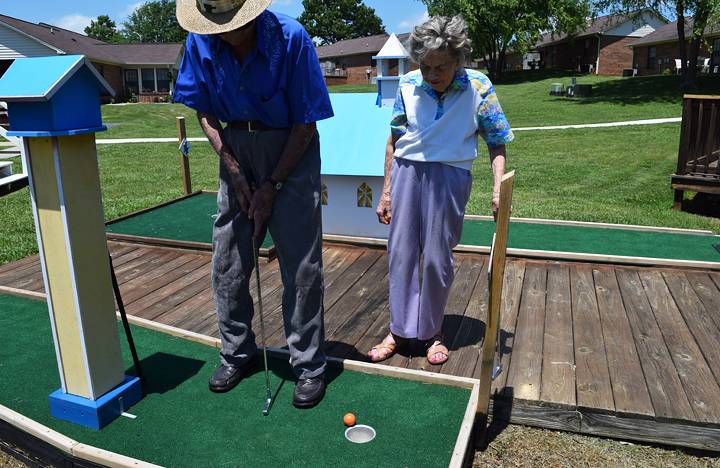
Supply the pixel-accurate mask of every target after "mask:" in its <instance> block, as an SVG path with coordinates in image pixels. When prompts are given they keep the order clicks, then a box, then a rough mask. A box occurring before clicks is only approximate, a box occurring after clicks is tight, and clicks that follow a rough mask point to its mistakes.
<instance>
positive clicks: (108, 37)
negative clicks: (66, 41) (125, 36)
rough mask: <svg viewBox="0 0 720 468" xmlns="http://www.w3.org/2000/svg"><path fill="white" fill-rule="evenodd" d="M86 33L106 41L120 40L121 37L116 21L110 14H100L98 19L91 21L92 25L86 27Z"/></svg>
mask: <svg viewBox="0 0 720 468" xmlns="http://www.w3.org/2000/svg"><path fill="white" fill-rule="evenodd" d="M85 34H87V35H88V36H89V37H92V38H94V39H99V40H101V41H104V42H118V41H119V39H120V34H119V33H118V30H117V26H116V25H115V21H113V20H111V19H110V17H109V16H108V15H100V16H98V17H97V19H95V20H92V21H90V26H87V27H86V28H85Z"/></svg>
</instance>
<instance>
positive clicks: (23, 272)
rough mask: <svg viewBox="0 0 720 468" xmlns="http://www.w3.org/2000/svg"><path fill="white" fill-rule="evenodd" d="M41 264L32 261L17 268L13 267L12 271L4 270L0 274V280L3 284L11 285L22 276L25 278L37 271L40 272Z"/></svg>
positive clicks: (20, 279)
mask: <svg viewBox="0 0 720 468" xmlns="http://www.w3.org/2000/svg"><path fill="white" fill-rule="evenodd" d="M40 271H42V270H41V266H40V262H39V261H38V262H33V263H29V264H26V265H23V266H21V267H19V268H17V269H14V270H12V271H8V272H6V273H5V274H4V275H2V276H0V282H1V283H2V284H5V285H8V286H10V285H13V284H16V283H17V282H19V281H22V280H23V279H24V278H27V277H28V276H32V275H34V274H37V272H40Z"/></svg>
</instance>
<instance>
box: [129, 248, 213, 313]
mask: <svg viewBox="0 0 720 468" xmlns="http://www.w3.org/2000/svg"><path fill="white" fill-rule="evenodd" d="M199 258H201V257H199V256H196V255H179V256H177V257H176V258H174V259H171V260H170V261H168V262H167V263H165V264H163V265H161V266H160V267H159V268H156V269H155V270H152V271H150V272H149V273H148V274H147V275H143V276H141V277H139V278H135V279H134V280H131V281H129V282H128V283H126V284H125V288H126V290H127V292H125V293H124V294H123V295H122V296H123V302H124V304H125V305H126V306H127V305H129V304H131V303H132V302H134V301H136V300H138V299H140V298H141V297H144V296H146V295H148V294H151V293H153V292H154V291H157V290H158V289H160V288H161V287H163V286H165V285H166V284H168V283H170V282H172V281H174V280H176V279H178V278H180V277H182V276H184V275H186V274H188V273H190V271H192V269H194V267H195V263H193V262H192V261H193V260H197V259H199Z"/></svg>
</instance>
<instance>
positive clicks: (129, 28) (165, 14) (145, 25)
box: [123, 0, 187, 42]
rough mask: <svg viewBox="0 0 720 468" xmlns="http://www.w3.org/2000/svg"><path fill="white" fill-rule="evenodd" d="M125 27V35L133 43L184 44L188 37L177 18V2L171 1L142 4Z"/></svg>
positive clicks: (159, 0)
mask: <svg viewBox="0 0 720 468" xmlns="http://www.w3.org/2000/svg"><path fill="white" fill-rule="evenodd" d="M124 26H125V31H124V32H123V34H124V35H125V36H126V37H127V39H128V40H130V41H132V42H183V41H185V38H186V37H187V33H186V32H185V31H184V30H183V29H182V28H181V27H180V25H179V24H178V22H177V18H176V17H175V2H174V1H170V0H156V1H150V2H146V3H144V4H142V5H141V6H139V7H138V8H136V9H135V11H133V12H132V14H131V15H130V17H129V18H128V20H127V21H126V22H125V23H124Z"/></svg>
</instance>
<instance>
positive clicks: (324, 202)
mask: <svg viewBox="0 0 720 468" xmlns="http://www.w3.org/2000/svg"><path fill="white" fill-rule="evenodd" d="M320 204H321V205H326V206H327V204H328V188H327V185H325V184H322V192H321V193H320Z"/></svg>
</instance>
